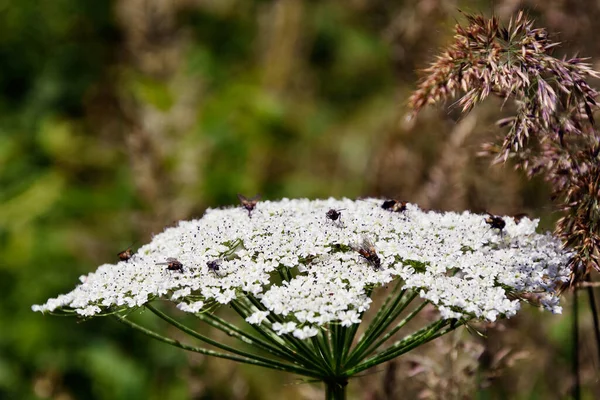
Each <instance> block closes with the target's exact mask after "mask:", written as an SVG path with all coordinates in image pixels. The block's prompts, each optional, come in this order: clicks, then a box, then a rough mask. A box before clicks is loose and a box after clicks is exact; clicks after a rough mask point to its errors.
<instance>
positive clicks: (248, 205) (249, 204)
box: [237, 193, 260, 217]
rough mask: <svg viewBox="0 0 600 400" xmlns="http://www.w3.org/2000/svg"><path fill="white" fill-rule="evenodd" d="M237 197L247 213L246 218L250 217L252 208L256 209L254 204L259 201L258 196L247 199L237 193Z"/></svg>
mask: <svg viewBox="0 0 600 400" xmlns="http://www.w3.org/2000/svg"><path fill="white" fill-rule="evenodd" d="M237 197H238V199H240V203H242V207H244V208H245V209H246V210H247V211H248V216H249V217H251V216H252V214H251V213H252V210H254V207H256V203H258V201H259V200H260V194H257V195H256V196H254V197H252V198H250V199H249V198H247V197H246V196H244V195H242V194H239V193H238V195H237Z"/></svg>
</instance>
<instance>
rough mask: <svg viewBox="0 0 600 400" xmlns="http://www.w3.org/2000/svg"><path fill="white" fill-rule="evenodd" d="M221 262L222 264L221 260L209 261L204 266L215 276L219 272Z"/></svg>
mask: <svg viewBox="0 0 600 400" xmlns="http://www.w3.org/2000/svg"><path fill="white" fill-rule="evenodd" d="M222 262H223V260H221V259H220V258H217V259H215V260H211V261H209V262H207V263H206V266H207V267H208V270H209V271H212V272H214V273H215V274H217V272H218V271H219V268H220V267H221V263H222Z"/></svg>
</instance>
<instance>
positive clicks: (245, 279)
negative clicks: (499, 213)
mask: <svg viewBox="0 0 600 400" xmlns="http://www.w3.org/2000/svg"><path fill="white" fill-rule="evenodd" d="M381 203H382V201H381V200H377V199H365V200H357V201H352V200H347V199H345V200H334V199H329V200H314V201H311V200H304V199H302V200H288V199H283V200H281V201H276V202H271V201H264V202H260V203H258V205H257V206H256V208H255V209H254V210H253V211H252V213H251V214H250V215H249V213H248V212H247V211H246V210H244V209H241V208H230V209H216V210H208V211H207V212H206V214H205V215H204V216H203V217H202V218H201V219H198V220H192V221H181V222H180V223H179V224H178V226H177V227H172V228H168V229H166V230H165V231H164V232H162V233H161V234H159V235H156V236H154V238H153V239H152V242H151V243H149V244H147V245H145V246H143V247H141V248H140V249H139V250H138V251H137V253H135V254H134V255H133V256H132V257H131V258H130V259H129V260H128V261H121V262H119V263H117V264H105V265H102V266H100V267H99V268H98V270H97V271H96V272H93V273H91V274H89V275H87V276H82V277H81V278H80V280H81V284H80V285H79V286H77V287H76V288H75V289H74V290H73V291H72V292H70V293H67V294H65V295H61V296H59V297H57V298H55V299H50V300H48V302H47V303H46V304H44V305H41V306H40V305H36V306H33V310H34V311H42V312H56V311H63V312H76V313H77V314H79V315H82V316H94V315H102V314H107V313H112V312H115V311H120V310H122V309H126V308H135V307H140V306H143V305H144V304H146V303H147V302H149V301H151V300H153V299H155V298H158V297H160V298H163V299H168V300H171V301H173V302H175V303H177V305H178V307H179V308H180V309H181V310H183V311H187V312H191V313H200V312H207V311H210V310H212V307H214V306H215V305H217V304H227V303H229V302H231V301H232V300H234V299H236V298H240V297H245V296H247V295H248V294H252V295H253V297H254V298H256V299H258V300H259V302H260V304H256V306H257V308H256V310H255V312H254V313H253V314H252V315H251V316H250V317H249V318H248V319H247V320H248V322H250V323H253V324H271V323H272V322H269V320H270V319H269V318H268V317H269V316H273V314H275V315H276V316H277V320H278V321H281V322H278V323H273V324H272V328H273V329H274V330H275V331H276V332H278V333H279V334H281V335H283V334H293V335H294V336H296V337H299V338H306V337H311V336H314V335H316V334H317V332H318V328H319V326H323V325H325V324H328V323H340V324H341V325H343V326H349V325H352V324H356V323H360V320H361V316H362V313H363V312H364V311H365V310H367V309H368V308H369V306H370V304H371V299H370V298H369V293H370V292H371V289H373V288H375V287H378V286H383V285H386V284H388V283H389V282H391V281H392V280H397V279H401V280H402V283H403V285H404V287H405V288H415V289H417V290H418V292H419V294H420V296H421V297H422V298H424V299H427V300H429V301H430V302H431V303H432V304H434V305H436V306H437V307H438V309H439V310H440V312H441V315H442V317H443V318H462V317H467V318H471V317H474V318H481V319H487V320H495V319H496V318H497V317H498V316H503V317H509V316H511V315H513V314H515V313H516V311H517V310H518V309H519V301H518V300H517V298H518V297H519V294H524V293H531V292H535V293H536V295H537V296H538V298H539V301H540V303H541V304H542V305H543V306H544V307H545V308H548V309H550V310H551V311H553V312H560V311H561V308H560V307H559V306H558V296H557V293H556V291H555V288H556V287H557V284H558V283H559V282H564V281H565V280H566V279H567V275H568V270H567V269H566V267H565V266H566V263H567V261H568V259H569V256H570V255H569V254H568V253H566V252H564V251H562V250H561V244H560V242H559V241H558V240H557V239H555V238H554V237H552V236H551V235H549V234H546V235H541V234H537V233H535V229H536V226H537V221H531V220H529V219H527V218H524V219H522V220H521V221H520V222H519V223H518V224H517V223H516V222H515V221H514V220H513V219H512V218H510V217H504V221H505V222H506V225H505V227H504V228H503V230H502V231H499V230H498V229H494V228H491V227H490V226H489V225H488V224H486V221H485V220H486V217H485V216H482V215H476V214H471V213H469V212H464V213H462V214H457V213H438V212H423V211H421V210H419V209H418V207H416V206H414V205H411V204H408V205H407V206H406V209H405V210H404V211H401V212H391V211H388V210H385V209H383V208H382V207H381ZM330 209H334V210H341V211H340V212H341V217H340V218H339V219H337V220H335V221H333V220H332V219H330V218H328V217H327V216H326V214H327V212H328V211H329V210H330ZM365 239H366V242H369V241H370V242H371V243H372V244H373V247H374V248H373V249H366V248H365V246H363V244H364V243H363V242H365ZM365 250H374V251H375V252H374V254H375V256H376V257H377V258H378V260H379V262H378V263H375V262H373V261H374V258H373V257H369V254H368V253H366V252H365ZM168 258H175V259H176V260H178V261H179V262H180V263H181V264H182V266H183V268H182V269H181V270H179V269H169V268H171V267H172V266H171V265H169V264H167V263H168V262H169V261H168V260H167V259H168ZM159 263H162V264H159ZM271 321H272V319H271Z"/></svg>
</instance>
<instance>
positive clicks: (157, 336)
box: [115, 314, 322, 379]
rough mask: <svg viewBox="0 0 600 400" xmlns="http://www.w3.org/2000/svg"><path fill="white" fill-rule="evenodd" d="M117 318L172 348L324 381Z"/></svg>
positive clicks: (302, 370)
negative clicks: (186, 340) (192, 343)
mask: <svg viewBox="0 0 600 400" xmlns="http://www.w3.org/2000/svg"><path fill="white" fill-rule="evenodd" d="M115 318H117V320H118V321H120V322H122V323H123V324H125V325H127V326H129V327H130V328H133V329H135V330H138V331H140V332H142V333H143V334H145V335H147V336H149V337H151V338H153V339H156V340H159V341H161V342H163V343H167V344H170V345H171V346H175V347H179V348H180V349H183V350H188V351H193V352H195V353H200V354H204V355H207V356H212V357H218V358H224V359H227V360H232V361H237V362H241V363H245V364H252V365H256V366H259V367H265V368H270V369H276V370H279V371H286V372H292V373H295V374H298V375H303V376H308V377H312V378H317V379H322V377H321V375H319V374H318V373H315V372H314V371H311V370H309V369H305V368H301V367H297V366H294V365H286V366H285V367H281V366H278V365H274V364H271V363H265V362H262V361H258V360H255V359H252V358H247V357H240V356H236V355H232V354H226V353H221V352H218V351H214V350H209V349H204V348H202V347H194V346H190V345H187V344H184V343H181V342H179V341H178V340H173V339H170V338H167V337H164V336H162V335H160V334H158V333H156V332H154V331H151V330H150V329H147V328H144V327H143V326H141V325H138V324H136V323H134V322H132V321H130V320H128V319H127V318H125V317H123V316H121V315H118V314H115Z"/></svg>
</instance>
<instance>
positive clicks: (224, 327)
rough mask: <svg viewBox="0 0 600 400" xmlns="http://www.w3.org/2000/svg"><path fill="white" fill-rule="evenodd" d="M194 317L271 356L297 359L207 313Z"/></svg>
mask: <svg viewBox="0 0 600 400" xmlns="http://www.w3.org/2000/svg"><path fill="white" fill-rule="evenodd" d="M195 315H196V317H197V318H198V319H199V320H201V321H203V322H206V323H207V324H209V325H210V326H212V327H213V328H216V329H219V330H220V331H222V332H224V333H225V334H227V335H229V336H231V337H234V338H236V339H238V340H241V341H242V342H244V343H246V344H249V345H251V346H256V347H259V348H261V349H263V350H265V351H267V352H269V353H271V354H273V355H276V356H278V357H281V358H285V359H287V360H289V361H297V360H298V358H297V357H296V356H295V353H293V352H291V351H286V350H282V349H280V348H278V347H277V346H274V345H272V344H271V343H269V342H267V341H265V340H263V339H261V338H260V337H258V336H254V335H251V334H249V333H247V332H244V331H243V330H241V329H239V328H238V327H237V326H235V325H232V324H230V323H229V322H227V321H225V320H223V319H221V318H219V317H217V316H216V315H213V314H209V313H198V314H195Z"/></svg>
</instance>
